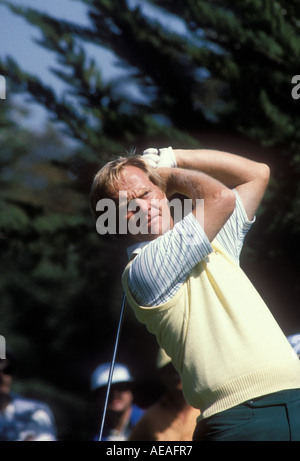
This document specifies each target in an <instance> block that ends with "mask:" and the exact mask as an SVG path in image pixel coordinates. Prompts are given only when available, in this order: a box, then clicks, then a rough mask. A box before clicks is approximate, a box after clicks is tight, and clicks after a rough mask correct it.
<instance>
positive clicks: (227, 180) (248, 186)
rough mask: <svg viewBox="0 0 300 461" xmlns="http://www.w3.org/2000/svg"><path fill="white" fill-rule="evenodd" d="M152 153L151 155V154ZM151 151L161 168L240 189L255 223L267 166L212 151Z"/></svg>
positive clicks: (152, 158)
mask: <svg viewBox="0 0 300 461" xmlns="http://www.w3.org/2000/svg"><path fill="white" fill-rule="evenodd" d="M148 152H151V153H150V154H148ZM155 152H158V150H157V149H147V151H145V153H147V156H149V159H150V161H151V160H153V163H154V164H155V165H156V166H157V167H160V166H172V167H174V166H177V167H179V168H184V169H188V170H196V171H201V172H203V173H206V174H207V175H209V176H211V177H213V178H215V179H217V180H218V181H220V182H222V183H223V184H224V185H226V186H227V187H228V188H230V189H232V188H236V190H237V191H238V192H239V194H240V196H241V199H242V201H243V204H244V207H245V210H246V213H247V216H248V218H249V219H252V218H253V216H254V214H255V212H256V210H257V208H258V206H259V204H260V202H261V200H262V198H263V196H264V193H265V191H266V188H267V185H268V182H269V176H270V170H269V167H268V166H267V165H266V164H264V163H259V162H255V161H253V160H249V159H247V158H244V157H241V156H239V155H235V154H231V153H228V152H222V151H217V150H209V149H172V148H170V147H169V148H164V149H161V150H160V153H161V155H160V156H157V154H155Z"/></svg>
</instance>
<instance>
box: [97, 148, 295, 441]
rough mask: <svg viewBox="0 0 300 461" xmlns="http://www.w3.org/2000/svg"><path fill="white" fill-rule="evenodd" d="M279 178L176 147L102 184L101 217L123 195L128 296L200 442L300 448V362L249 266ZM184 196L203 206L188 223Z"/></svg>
mask: <svg viewBox="0 0 300 461" xmlns="http://www.w3.org/2000/svg"><path fill="white" fill-rule="evenodd" d="M269 174H270V173H269V168H268V166H266V165H265V164H262V163H258V162H254V161H252V160H249V159H246V158H243V157H241V156H238V155H234V154H230V153H227V152H220V151H215V150H203V149H199V150H198V149H195V150H184V149H183V150H182V149H172V148H171V147H169V148H163V149H155V148H150V149H147V150H146V151H144V153H143V155H142V156H133V157H128V158H119V159H116V160H113V161H112V162H109V163H108V164H107V165H105V166H104V167H103V168H102V169H101V170H100V171H99V172H98V173H97V175H96V176H95V178H94V182H93V186H92V190H91V206H92V208H93V211H94V212H95V214H96V217H97V220H98V219H101V216H102V215H103V213H104V207H102V204H103V200H106V199H110V200H112V202H113V203H114V204H116V206H118V211H119V213H116V214H115V215H114V216H116V221H117V222H116V224H117V225H116V226H113V227H110V228H109V229H108V231H109V230H111V231H112V232H111V233H112V234H113V236H114V237H120V238H123V239H124V238H126V239H127V240H128V245H129V248H128V252H129V263H128V265H127V266H126V268H125V270H124V273H123V277H122V282H123V286H124V290H125V293H126V296H127V300H128V302H129V304H130V305H131V307H132V308H133V310H134V312H135V315H136V317H137V319H138V320H139V321H140V322H142V323H144V324H145V325H146V326H147V328H148V330H149V331H150V332H152V333H153V334H155V335H156V338H157V341H158V344H159V345H160V346H161V347H162V348H163V349H164V350H165V352H166V353H167V355H168V356H169V357H171V359H172V362H173V365H174V367H175V369H176V370H177V371H178V373H179V374H180V376H181V380H182V386H183V392H184V396H185V398H186V400H187V401H188V402H189V404H190V405H192V406H193V407H195V408H198V409H199V417H198V419H197V426H196V428H195V432H194V440H195V441H196V440H203V441H227V440H228V441H240V440H243V441H248V440H249V441H250V440H251V441H259V440H260V441H272V440H284V441H286V440H295V441H296V440H297V441H300V362H299V360H298V357H297V355H296V354H295V352H294V351H293V349H292V347H291V346H290V344H289V342H288V340H287V339H286V337H285V335H284V334H283V332H282V331H281V329H280V327H279V326H278V324H277V323H276V321H275V319H274V318H273V316H272V314H271V312H270V310H269V309H268V307H267V306H266V304H265V303H264V301H263V299H262V298H261V296H260V295H259V294H258V292H257V291H256V289H255V288H254V287H253V285H252V284H251V282H250V281H249V279H248V278H247V276H246V275H245V273H244V272H243V270H242V269H241V267H240V264H239V258H240V252H241V249H242V246H243V242H244V238H245V236H246V234H247V232H248V231H249V229H250V227H251V225H252V224H253V223H254V221H255V214H256V211H257V208H258V207H259V204H260V202H261V200H262V198H263V196H264V193H265V191H266V188H267V185H268V181H269ZM175 193H178V194H181V195H182V196H184V197H187V199H188V200H190V202H191V204H192V207H191V211H190V212H188V213H187V214H184V215H183V216H182V218H181V219H178V213H173V215H177V219H174V217H173V215H172V214H171V207H170V206H169V205H170V203H171V201H168V200H170V199H171V197H173V194H175ZM105 203H107V202H105ZM175 211H176V210H175ZM124 220H125V222H126V224H127V229H126V232H125V231H124V222H123V221H124ZM261 257H263V255H261Z"/></svg>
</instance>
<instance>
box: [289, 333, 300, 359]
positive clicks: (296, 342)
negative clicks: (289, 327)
mask: <svg viewBox="0 0 300 461" xmlns="http://www.w3.org/2000/svg"><path fill="white" fill-rule="evenodd" d="M287 339H288V341H289V343H290V345H291V346H292V348H293V349H294V351H295V352H296V354H297V355H298V357H299V359H300V333H296V334H294V335H290V336H288V337H287Z"/></svg>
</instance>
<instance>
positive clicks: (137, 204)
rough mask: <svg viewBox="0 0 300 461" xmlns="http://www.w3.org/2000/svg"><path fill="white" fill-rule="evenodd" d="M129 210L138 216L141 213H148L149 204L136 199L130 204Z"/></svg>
mask: <svg viewBox="0 0 300 461" xmlns="http://www.w3.org/2000/svg"><path fill="white" fill-rule="evenodd" d="M128 209H129V211H130V212H131V213H132V214H136V213H137V212H139V211H141V212H142V213H148V209H149V203H148V202H147V200H144V199H139V198H136V199H134V200H132V201H131V202H130V205H129V207H128Z"/></svg>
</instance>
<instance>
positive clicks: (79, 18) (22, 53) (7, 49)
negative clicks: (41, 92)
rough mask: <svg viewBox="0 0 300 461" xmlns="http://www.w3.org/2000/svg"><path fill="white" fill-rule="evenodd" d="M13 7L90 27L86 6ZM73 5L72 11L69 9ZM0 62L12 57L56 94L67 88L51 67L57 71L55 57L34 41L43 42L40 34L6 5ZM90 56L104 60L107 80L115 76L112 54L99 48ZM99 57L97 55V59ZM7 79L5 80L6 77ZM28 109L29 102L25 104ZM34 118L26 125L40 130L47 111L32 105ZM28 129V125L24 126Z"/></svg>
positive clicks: (60, 1)
mask: <svg viewBox="0 0 300 461" xmlns="http://www.w3.org/2000/svg"><path fill="white" fill-rule="evenodd" d="M10 3H12V4H13V5H18V6H28V7H34V8H35V9H39V10H41V11H45V12H47V13H49V14H51V15H52V16H54V17H57V18H63V19H68V20H70V21H74V22H76V23H77V24H88V23H89V19H88V17H87V15H86V11H85V8H84V5H83V3H81V2H77V1H72V0H50V1H47V0H40V1H38V2H37V0H10ZM70 5H71V6H72V8H70ZM0 18H1V27H0V58H1V59H5V58H6V57H7V56H11V57H12V58H14V60H15V61H16V62H17V63H18V64H19V65H20V67H21V68H22V69H23V70H24V71H27V72H30V73H32V74H33V75H37V76H39V78H40V79H41V80H42V81H43V83H44V84H46V85H50V86H52V87H53V88H54V89H55V91H56V92H57V94H61V93H62V92H63V91H64V89H65V87H64V84H63V82H62V81H61V80H59V79H58V78H56V77H55V76H54V75H53V74H52V73H51V71H50V69H51V67H57V63H56V61H55V54H54V53H51V52H49V51H47V50H45V49H43V48H42V47H40V46H39V45H37V44H36V43H35V42H34V40H35V39H38V38H40V33H39V30H38V29H37V28H35V27H33V26H31V25H30V24H28V23H27V22H26V21H25V20H24V19H23V18H22V17H20V16H17V15H15V14H13V13H11V12H10V10H9V9H8V8H7V7H5V6H4V5H3V4H0ZM90 49H91V53H94V55H96V57H98V59H100V56H101V63H102V65H101V70H102V76H103V78H104V79H109V78H110V77H111V76H112V73H113V74H115V73H116V69H115V66H114V62H115V59H114V57H113V55H112V53H110V52H109V51H106V50H104V49H103V50H101V51H99V47H97V50H96V47H94V50H92V46H90ZM97 53H98V55H97ZM4 77H5V76H4ZM6 88H7V91H6V98H7V99H8V98H9V96H10V95H9V93H8V85H6ZM22 98H24V96H21V97H20V96H18V98H16V99H17V101H19V102H22ZM25 106H26V107H27V108H28V102H26V103H25ZM30 107H31V110H32V116H31V117H30V119H29V120H28V121H27V123H28V124H29V125H30V126H33V127H36V128H40V127H42V126H43V124H44V121H45V120H46V118H47V114H46V112H45V110H44V109H42V108H41V107H39V106H37V105H36V104H30ZM25 125H26V123H25Z"/></svg>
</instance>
